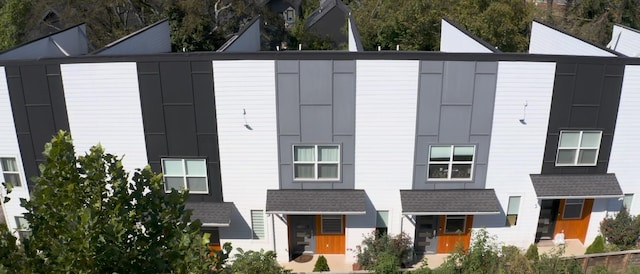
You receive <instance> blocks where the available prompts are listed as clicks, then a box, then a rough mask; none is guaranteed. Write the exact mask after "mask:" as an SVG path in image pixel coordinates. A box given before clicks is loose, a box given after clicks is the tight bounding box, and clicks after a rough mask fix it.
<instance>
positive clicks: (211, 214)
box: [185, 202, 233, 227]
mask: <svg viewBox="0 0 640 274" xmlns="http://www.w3.org/2000/svg"><path fill="white" fill-rule="evenodd" d="M185 208H186V209H191V210H192V211H193V213H192V215H191V220H196V219H199V220H200V222H202V226H209V227H220V226H229V224H230V223H231V210H232V208H233V203H224V202H223V203H216V202H186V203H185Z"/></svg>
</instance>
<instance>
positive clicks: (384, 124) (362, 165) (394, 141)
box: [346, 60, 419, 250]
mask: <svg viewBox="0 0 640 274" xmlns="http://www.w3.org/2000/svg"><path fill="white" fill-rule="evenodd" d="M418 68H419V63H418V61H396V60H393V61H392V60H358V61H357V64H356V72H357V75H356V149H355V188H356V189H364V190H366V192H367V195H368V196H369V198H370V199H371V202H372V203H373V206H374V207H375V209H370V208H367V211H368V214H367V215H365V216H360V217H355V216H354V217H351V218H349V219H348V220H347V223H348V225H352V226H353V225H355V223H360V224H361V227H362V228H352V229H348V230H347V235H346V237H347V243H346V247H347V250H349V249H354V248H355V246H356V245H358V244H360V242H361V241H362V234H363V233H368V232H371V231H372V229H373V228H374V226H375V221H376V218H375V210H389V223H390V224H389V228H388V230H389V233H392V234H397V233H400V229H401V228H400V218H401V213H402V208H401V204H400V191H399V190H400V189H411V187H412V176H413V168H414V158H413V157H414V149H415V137H416V115H417V113H416V111H417V110H416V108H417V104H418V103H417V99H418ZM370 211H372V212H370ZM404 223H405V225H404V226H403V230H404V231H405V232H407V233H408V234H409V235H411V237H413V234H414V231H413V229H412V228H411V227H409V226H408V225H406V224H407V223H408V222H406V221H405V222H404Z"/></svg>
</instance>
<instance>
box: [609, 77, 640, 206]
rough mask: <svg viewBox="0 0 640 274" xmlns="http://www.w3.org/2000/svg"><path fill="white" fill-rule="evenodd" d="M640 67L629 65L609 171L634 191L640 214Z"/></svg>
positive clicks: (634, 202) (623, 82) (634, 199)
mask: <svg viewBox="0 0 640 274" xmlns="http://www.w3.org/2000/svg"><path fill="white" fill-rule="evenodd" d="M639 118H640V66H632V65H628V66H626V68H625V71H624V80H623V81H622V94H621V95H620V106H619V108H618V119H617V121H616V129H615V134H614V136H613V145H612V147H611V155H610V156H609V168H608V172H609V173H615V174H616V177H617V178H618V182H619V183H620V187H621V188H622V191H623V192H624V193H634V197H633V202H632V203H631V208H630V211H631V213H632V214H634V215H635V214H640V184H639V183H638V172H637V170H638V163H640V153H638V152H640V142H638V136H639V135H640V119H639Z"/></svg>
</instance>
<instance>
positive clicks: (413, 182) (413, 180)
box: [411, 60, 428, 189]
mask: <svg viewBox="0 0 640 274" xmlns="http://www.w3.org/2000/svg"><path fill="white" fill-rule="evenodd" d="M424 62H425V61H423V60H420V61H418V83H417V84H418V85H417V91H416V128H415V130H414V132H415V136H414V140H413V164H412V165H411V168H412V169H413V172H412V173H411V189H416V185H417V184H418V182H416V172H418V169H417V168H416V163H417V162H418V149H420V148H418V136H419V132H420V94H421V93H422V92H421V91H422V89H421V87H422V64H423V63H424ZM427 168H428V167H427Z"/></svg>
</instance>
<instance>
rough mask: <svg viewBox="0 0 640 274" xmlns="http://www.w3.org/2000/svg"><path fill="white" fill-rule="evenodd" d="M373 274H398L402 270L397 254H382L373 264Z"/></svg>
mask: <svg viewBox="0 0 640 274" xmlns="http://www.w3.org/2000/svg"><path fill="white" fill-rule="evenodd" d="M372 270H373V273H376V274H391V273H398V271H399V270H400V260H399V259H398V257H396V255H395V254H392V253H388V252H384V253H381V254H380V255H379V256H378V258H376V261H375V262H374V263H373V268H372Z"/></svg>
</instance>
